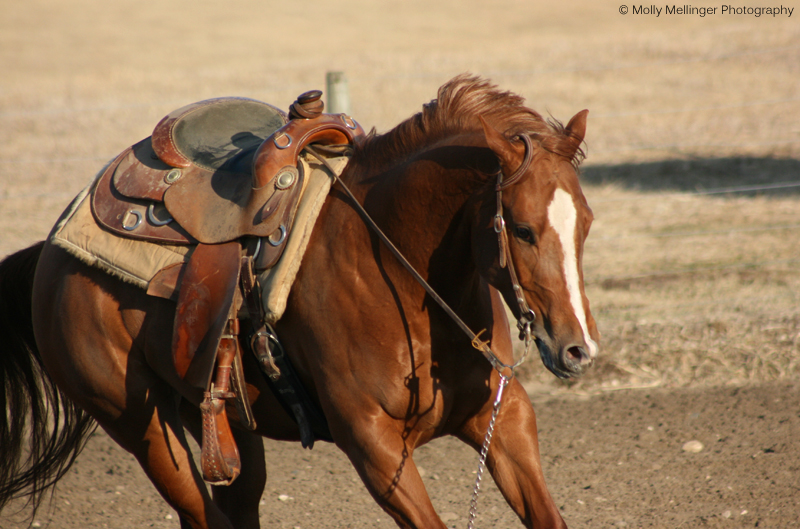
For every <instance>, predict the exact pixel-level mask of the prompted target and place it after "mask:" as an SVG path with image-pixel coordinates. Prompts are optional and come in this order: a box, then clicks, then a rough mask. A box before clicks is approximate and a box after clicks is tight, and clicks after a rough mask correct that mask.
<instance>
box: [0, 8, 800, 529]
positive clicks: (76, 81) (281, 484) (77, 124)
mask: <svg viewBox="0 0 800 529" xmlns="http://www.w3.org/2000/svg"><path fill="white" fill-rule="evenodd" d="M695 5H702V6H709V7H710V6H713V4H712V3H710V2H701V3H700V4H697V3H695ZM731 5H733V6H734V7H741V6H745V5H747V4H745V3H744V2H732V3H731ZM750 5H751V6H752V5H754V4H750ZM783 5H784V6H788V7H792V8H794V13H793V14H792V16H791V17H788V16H786V15H782V16H775V17H773V16H760V17H756V16H753V15H747V14H742V15H722V14H721V13H720V12H719V6H717V7H718V11H717V14H714V15H708V16H705V17H701V16H698V15H692V14H690V15H667V14H666V13H662V14H661V15H660V16H658V17H656V16H647V15H643V14H636V13H635V12H634V11H633V10H632V9H631V10H630V11H629V12H628V13H627V14H625V15H623V14H621V10H620V6H619V5H617V4H611V3H608V2H596V1H593V0H572V1H570V2H568V3H564V2H558V3H544V2H531V1H525V0H501V1H499V2H485V1H479V0H446V1H441V2H428V1H422V0H409V1H405V2H390V1H388V0H353V1H350V2H346V3H344V2H324V3H320V2H310V1H307V0H301V1H297V2H282V3H279V2H266V3H265V2H258V1H256V0H241V1H240V2H237V3H236V8H235V9H234V8H232V6H231V4H230V3H222V2H193V1H190V0H176V1H173V2H169V3H166V2H165V3H160V4H158V5H157V6H156V5H153V6H149V7H145V6H144V5H143V4H141V3H140V2H135V1H133V0H119V1H115V2H101V1H100V0H73V1H70V2H61V3H56V2H51V1H48V0H29V1H26V2H17V3H13V5H12V4H9V5H7V6H4V9H3V15H2V16H0V66H1V67H2V72H3V74H2V75H0V257H1V256H4V255H6V254H8V253H11V252H13V251H15V250H17V249H20V248H22V247H24V246H26V245H28V244H31V243H33V242H34V241H37V240H40V239H42V238H44V237H45V236H46V235H47V233H48V231H49V229H50V227H51V226H52V224H53V223H54V222H55V220H56V219H57V217H58V215H59V214H60V212H61V211H62V210H63V208H64V207H65V206H66V204H67V203H68V202H69V200H70V199H71V198H72V197H73V196H74V195H75V194H76V193H77V192H78V191H79V190H80V189H81V188H82V187H83V186H84V185H85V184H86V182H87V181H88V180H89V179H90V178H91V177H92V176H93V175H94V173H95V172H96V171H97V170H98V169H99V167H100V166H102V164H103V163H104V162H105V161H107V160H108V159H110V158H111V157H113V156H114V155H116V154H117V153H118V152H120V151H121V150H122V149H124V148H126V147H127V146H129V145H130V144H132V143H134V142H136V141H138V140H140V139H141V138H143V137H146V136H147V135H149V134H150V131H151V130H152V128H153V126H154V125H155V124H156V123H157V122H158V120H160V119H161V118H162V117H163V116H164V115H166V114H167V113H168V112H170V111H172V110H174V109H176V108H178V107H180V106H183V105H184V104H187V103H191V102H194V101H198V100H201V99H205V98H209V97H216V96H229V95H235V96H245V97H252V98H256V99H260V100H263V101H267V102H269V103H272V104H275V105H278V106H280V107H283V108H286V107H287V106H288V105H289V104H290V103H291V102H292V101H293V100H294V98H295V97H296V96H297V94H299V93H300V92H302V91H305V90H308V89H311V88H325V86H324V84H325V83H324V79H325V72H326V71H333V70H336V71H343V72H345V73H346V75H347V78H348V82H349V88H350V95H351V107H352V114H353V115H354V116H355V118H356V119H358V120H359V122H360V123H362V124H363V125H364V126H365V128H367V129H369V128H370V127H376V128H377V129H378V130H379V131H385V130H387V129H388V128H390V127H392V126H393V125H395V124H397V123H398V122H399V121H401V120H403V119H405V118H407V117H408V116H410V115H411V114H412V113H414V112H416V111H418V110H419V109H420V107H421V105H422V104H423V103H425V102H427V101H429V100H430V99H432V98H434V97H435V95H436V89H437V88H438V86H440V85H441V84H442V83H444V82H445V81H446V80H447V79H449V78H450V77H452V76H454V75H457V74H459V73H462V72H465V71H469V72H473V73H476V74H481V75H484V76H486V77H489V78H491V79H492V80H494V81H495V82H496V83H498V84H499V85H500V86H502V87H503V88H506V89H509V90H513V91H515V92H518V93H520V94H521V95H523V96H525V97H526V99H527V101H528V104H529V105H530V106H531V107H532V108H535V109H537V110H539V111H540V112H542V113H543V114H545V115H547V114H551V115H553V116H555V117H556V118H558V119H561V120H562V121H566V120H568V119H569V117H570V116H572V115H573V114H574V113H575V112H577V111H579V110H581V109H583V108H589V109H590V116H589V128H588V134H587V146H588V158H587V161H586V162H585V164H584V167H583V172H582V181H583V185H584V191H585V194H586V196H587V198H588V200H589V203H590V205H591V206H592V208H593V210H594V213H595V217H596V220H595V223H594V225H593V227H592V233H591V235H590V237H589V240H588V242H587V246H586V249H585V262H584V270H585V275H586V286H587V294H588V296H589V299H590V300H591V303H592V310H593V313H594V315H595V318H596V319H597V321H598V326H599V328H600V331H601V333H602V334H603V343H602V346H603V351H602V353H601V355H602V356H601V358H600V360H599V362H598V364H597V365H596V367H595V369H594V370H593V371H592V372H591V373H590V374H589V375H588V376H587V377H586V378H584V379H582V380H580V381H576V382H570V383H564V382H559V381H556V380H554V379H553V377H552V376H551V375H549V374H548V373H547V372H545V370H544V368H543V367H542V366H541V365H540V363H538V361H536V362H533V361H532V362H529V363H527V364H526V365H525V366H524V368H523V369H522V371H521V372H520V380H521V382H522V383H523V384H524V385H525V387H526V389H527V390H528V392H529V394H530V395H531V398H532V401H533V403H534V406H535V408H536V410H537V414H538V418H539V429H540V443H541V452H542V461H543V464H544V468H545V475H546V477H547V479H548V483H549V487H550V490H551V493H552V495H553V496H554V498H555V500H556V502H557V504H558V505H559V506H560V508H561V509H562V512H563V515H564V517H565V519H566V521H567V522H568V524H569V525H570V526H571V527H664V528H674V527H706V526H708V527H776V528H784V527H794V526H797V525H800V522H798V520H800V258H798V255H800V231H799V230H800V213H799V212H800V126H798V123H800V120H799V119H798V117H799V116H800V96H799V95H798V94H800V45H798V42H800V24H798V17H800V4H798V3H797V2H783ZM629 7H631V8H632V7H634V6H633V5H630V6H629ZM659 7H661V6H659ZM763 7H766V6H763ZM689 441H698V442H699V443H701V445H702V449H701V450H700V451H699V452H691V451H685V450H684V449H683V447H684V445H685V443H687V442H689ZM265 450H266V453H267V460H268V465H269V472H270V478H269V482H268V485H267V489H266V491H265V493H264V497H263V505H262V508H261V509H262V510H261V521H262V525H263V526H264V527H276V528H277V527H281V528H283V527H286V528H294V527H302V528H309V527H315V528H332V527H353V528H360V527H393V524H392V523H391V522H390V521H389V518H388V517H387V516H386V515H385V514H383V513H382V511H380V510H379V509H378V508H377V507H376V506H375V504H374V502H373V501H372V500H371V498H370V497H369V496H368V494H367V493H366V491H365V490H364V488H363V486H362V485H361V484H360V483H359V482H358V479H357V477H356V475H355V473H354V471H353V470H352V468H351V467H350V465H349V464H348V463H347V461H346V460H345V459H344V457H343V456H342V455H341V454H340V453H339V452H338V451H337V450H336V449H335V448H334V447H332V446H330V445H325V444H318V445H317V447H316V448H315V449H314V450H313V451H306V450H303V449H301V448H300V447H299V445H294V444H281V443H277V442H272V441H267V442H265ZM415 460H416V461H417V463H418V465H419V466H421V467H422V469H424V479H425V481H426V485H427V486H428V489H429V491H430V494H431V497H432V498H433V501H434V505H435V506H436V507H437V510H438V512H439V513H440V515H441V517H442V518H443V519H444V520H445V521H446V522H447V524H448V526H452V527H463V526H465V525H466V517H467V512H468V506H469V500H470V494H471V490H472V482H473V479H474V472H475V470H476V468H477V454H475V453H474V452H473V451H472V450H471V449H469V448H467V447H466V446H464V445H462V444H460V443H459V442H457V441H455V440H451V439H440V440H437V441H434V442H433V443H431V444H430V445H429V446H425V447H422V448H420V449H418V450H417V452H416V454H415ZM485 483H486V492H485V493H484V494H483V495H482V496H481V498H480V515H479V518H478V526H479V527H519V526H520V524H519V522H518V521H516V519H515V517H514V516H513V514H512V513H511V512H510V511H509V509H508V507H507V505H506V504H505V503H504V501H503V500H502V498H501V497H500V496H499V494H498V492H497V490H496V489H495V488H494V486H493V484H491V480H487V481H485ZM24 515H25V512H23V513H21V515H20V516H16V515H14V512H13V508H12V509H9V510H6V511H4V512H3V513H2V514H0V528H1V529H12V528H22V527H25V526H26V524H25V523H23V522H22V521H21V520H22V519H23V518H24ZM33 525H34V526H35V527H59V528H65V529H72V528H78V527H80V528H89V529H93V528H102V527H112V528H116V527H165V528H167V527H168V528H176V527H178V521H177V518H176V517H175V515H174V513H173V512H172V511H171V510H170V509H169V508H168V507H167V505H166V504H165V503H164V502H163V501H162V500H161V498H160V497H158V496H157V494H156V493H155V491H154V489H153V488H152V486H151V485H150V484H149V482H148V481H147V479H146V477H145V476H144V475H143V473H142V471H141V470H140V469H139V467H138V466H137V465H136V463H135V462H134V460H133V459H132V458H131V457H130V456H129V455H128V454H126V453H124V452H123V451H122V450H121V449H120V448H118V447H117V446H116V445H115V444H114V443H113V442H112V441H110V439H109V438H108V437H107V436H106V435H105V434H104V433H103V432H97V433H96V434H95V435H94V436H93V437H92V438H91V440H90V442H89V444H88V446H87V448H86V450H85V451H84V453H83V454H82V455H81V457H80V458H79V459H78V462H77V463H76V465H75V467H74V468H73V470H72V471H71V472H70V473H69V474H68V475H67V476H66V477H65V478H64V480H63V481H62V482H61V483H60V486H59V487H58V489H57V491H56V493H55V495H54V496H53V499H52V502H51V503H50V504H49V505H45V507H44V508H43V509H42V510H41V511H40V512H39V514H38V515H37V517H36V519H35V520H34V521H33Z"/></svg>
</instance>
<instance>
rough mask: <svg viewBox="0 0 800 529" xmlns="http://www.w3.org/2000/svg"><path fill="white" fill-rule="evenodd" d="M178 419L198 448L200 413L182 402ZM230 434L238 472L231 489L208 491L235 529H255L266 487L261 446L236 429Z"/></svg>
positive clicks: (253, 436)
mask: <svg viewBox="0 0 800 529" xmlns="http://www.w3.org/2000/svg"><path fill="white" fill-rule="evenodd" d="M181 417H182V418H183V424H184V425H185V426H186V428H187V429H188V430H189V432H190V433H191V434H192V437H194V438H195V440H196V441H197V442H198V444H199V443H200V442H201V439H202V420H201V416H200V410H198V409H197V407H195V406H192V405H191V404H189V403H187V402H186V401H183V403H182V405H181ZM231 431H232V432H233V438H234V440H235V441H236V446H237V447H238V448H239V457H240V459H241V462H242V470H241V474H239V477H237V478H236V480H235V481H234V482H233V483H232V484H231V485H229V486H214V487H211V491H212V494H213V498H214V503H216V505H217V507H219V508H220V509H221V510H222V512H223V513H225V515H226V516H227V517H228V519H230V521H231V522H232V523H233V526H234V527H236V528H237V529H240V528H241V529H258V528H259V527H260V522H259V519H258V505H259V503H260V501H261V495H262V494H263V493H264V487H265V486H266V484H267V464H266V459H265V458H264V443H263V441H262V439H261V437H260V436H259V435H257V434H254V433H251V432H246V431H244V430H241V429H239V428H231Z"/></svg>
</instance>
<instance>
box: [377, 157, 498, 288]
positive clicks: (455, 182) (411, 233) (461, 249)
mask: <svg viewBox="0 0 800 529" xmlns="http://www.w3.org/2000/svg"><path fill="white" fill-rule="evenodd" d="M472 150H474V149H471V148H468V147H459V148H458V152H459V154H461V156H459V157H452V156H447V153H448V152H451V151H447V150H445V151H443V152H440V153H438V156H440V157H445V158H447V160H446V161H445V160H437V159H436V156H433V159H432V158H431V157H430V156H425V157H424V158H422V157H421V158H420V159H417V160H412V161H411V162H410V163H407V164H404V166H403V168H402V169H395V170H392V171H388V172H387V173H385V174H384V175H382V176H379V177H377V178H375V179H374V181H375V184H374V185H373V186H372V188H371V189H370V190H369V191H368V192H367V195H366V205H367V207H368V209H370V210H371V213H374V214H375V215H376V216H377V217H378V219H376V220H378V221H379V223H380V224H381V226H382V227H383V229H384V230H385V232H386V234H387V236H388V237H389V238H390V239H391V240H392V241H393V242H394V243H395V245H397V246H398V248H400V250H401V252H403V254H404V255H405V257H406V258H407V259H408V260H409V261H410V262H411V263H412V265H413V266H414V267H415V268H417V270H418V272H420V274H422V276H423V277H425V278H426V279H428V281H429V282H430V283H431V284H432V286H434V287H435V288H436V289H437V290H439V291H440V292H439V293H440V294H441V295H442V296H443V297H445V298H446V299H447V298H450V299H449V300H448V301H450V302H453V303H456V304H464V303H468V301H467V300H468V299H469V298H471V297H473V294H475V293H476V292H477V289H478V284H479V278H478V273H477V269H476V267H475V263H474V260H473V258H472V250H471V240H470V224H471V220H472V219H471V218H470V217H471V215H474V214H475V212H474V211H473V210H472V208H471V206H470V202H471V201H470V199H471V198H472V197H473V196H474V195H475V193H476V192H477V191H478V189H479V188H481V187H482V186H484V185H485V184H484V183H483V182H482V181H481V179H482V178H481V177H480V176H479V175H478V174H477V173H476V172H475V170H474V167H475V166H476V163H474V160H472V159H471V158H470V156H463V155H464V154H465V153H468V152H470V151H472ZM482 155H483V153H473V154H472V156H473V157H477V156H482ZM431 162H434V163H431Z"/></svg>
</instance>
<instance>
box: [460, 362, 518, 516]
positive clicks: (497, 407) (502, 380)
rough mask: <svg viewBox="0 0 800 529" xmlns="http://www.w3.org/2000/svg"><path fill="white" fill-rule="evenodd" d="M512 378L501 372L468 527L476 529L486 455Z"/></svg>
mask: <svg viewBox="0 0 800 529" xmlns="http://www.w3.org/2000/svg"><path fill="white" fill-rule="evenodd" d="M512 376H513V375H512ZM510 378H511V377H510V376H505V375H503V374H500V386H499V387H498V388H497V397H495V399H494V405H493V406H492V418H491V419H490V420H489V428H487V430H486V437H484V438H483V448H482V449H481V457H480V459H479V460H478V474H477V476H475V487H474V488H473V489H472V501H470V503H469V519H468V521H467V529H475V518H476V517H477V516H478V495H479V494H480V492H481V479H482V478H483V470H484V469H485V468H486V457H487V456H488V455H489V445H490V444H491V443H492V434H493V433H494V423H495V421H496V420H497V414H498V413H499V412H500V404H501V400H502V398H503V389H504V388H505V387H506V384H508V381H509V379H510Z"/></svg>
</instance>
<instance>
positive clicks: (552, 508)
mask: <svg viewBox="0 0 800 529" xmlns="http://www.w3.org/2000/svg"><path fill="white" fill-rule="evenodd" d="M497 385H498V377H497V373H496V372H493V373H492V387H493V388H495V391H496V390H497ZM491 414H492V406H491V403H489V404H488V405H487V406H486V407H485V408H484V410H483V412H482V413H481V414H479V415H477V416H475V417H473V418H472V420H470V421H468V423H467V424H466V426H465V428H464V429H463V430H462V432H461V434H460V437H461V438H462V439H463V440H464V441H466V442H468V443H469V444H471V445H472V446H474V447H475V448H476V449H478V450H480V448H481V446H482V445H483V440H484V436H485V435H486V429H487V427H488V425H489V420H490V418H491ZM487 466H488V468H489V471H490V472H491V474H492V477H493V478H494V481H495V483H497V488H499V489H500V492H502V494H503V496H504V497H505V499H506V501H507V502H508V504H509V505H510V506H511V508H512V509H514V511H515V512H516V513H517V515H518V516H519V517H520V519H521V520H522V522H523V523H524V524H525V526H526V527H536V528H537V529H538V528H548V529H549V528H559V529H560V528H565V527H566V524H565V523H564V520H563V519H562V518H561V513H560V512H559V510H558V507H556V505H555V503H554V502H553V499H552V497H551V496H550V492H549V491H548V490H547V485H546V484H545V480H544V474H543V472H542V465H541V461H540V459H539V439H538V436H537V433H536V416H535V414H534V412H533V407H532V406H531V404H530V399H529V398H528V395H527V394H526V393H525V390H524V389H522V386H521V385H520V384H519V383H518V382H517V381H516V380H515V379H512V380H511V381H510V382H509V384H508V387H506V389H505V394H504V395H503V401H502V404H501V407H500V413H499V415H498V418H497V422H496V423H495V429H494V434H493V435H492V441H491V445H490V448H489V456H488V460H487Z"/></svg>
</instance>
